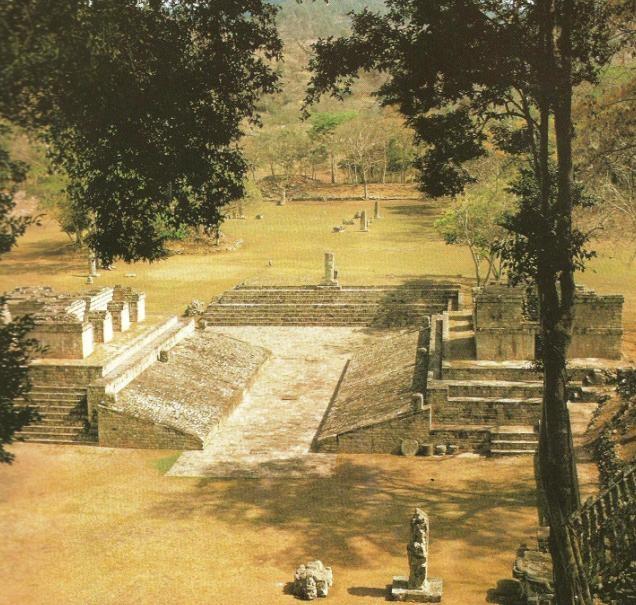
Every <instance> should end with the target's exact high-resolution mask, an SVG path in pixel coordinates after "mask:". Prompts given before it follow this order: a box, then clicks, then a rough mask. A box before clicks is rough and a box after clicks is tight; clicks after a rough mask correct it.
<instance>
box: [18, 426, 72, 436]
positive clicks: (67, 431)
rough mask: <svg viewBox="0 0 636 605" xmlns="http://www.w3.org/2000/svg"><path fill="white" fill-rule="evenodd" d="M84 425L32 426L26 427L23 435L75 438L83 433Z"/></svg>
mask: <svg viewBox="0 0 636 605" xmlns="http://www.w3.org/2000/svg"><path fill="white" fill-rule="evenodd" d="M83 429H84V425H80V426H76V425H68V424H65V425H62V426H57V425H50V424H30V425H29V426H25V427H24V428H23V429H22V430H21V431H20V434H21V435H48V436H54V435H63V436H75V435H77V434H79V433H81V432H82V430H83Z"/></svg>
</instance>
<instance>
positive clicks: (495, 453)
mask: <svg viewBox="0 0 636 605" xmlns="http://www.w3.org/2000/svg"><path fill="white" fill-rule="evenodd" d="M534 454H535V450H520V449H519V450H502V449H491V450H490V455H491V456H534Z"/></svg>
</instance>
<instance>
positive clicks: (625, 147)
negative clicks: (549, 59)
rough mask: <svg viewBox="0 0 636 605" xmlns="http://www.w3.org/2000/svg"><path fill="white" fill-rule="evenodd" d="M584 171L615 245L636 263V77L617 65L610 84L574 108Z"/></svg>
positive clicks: (608, 81)
mask: <svg viewBox="0 0 636 605" xmlns="http://www.w3.org/2000/svg"><path fill="white" fill-rule="evenodd" d="M574 111H575V115H576V117H577V122H578V123H579V124H580V128H579V131H578V132H579V134H578V136H577V138H576V140H575V148H576V151H577V154H578V157H579V158H580V161H579V172H580V174H582V175H584V176H585V177H586V180H587V181H588V182H589V183H590V185H591V187H592V189H593V191H594V192H595V193H596V194H597V197H598V199H599V200H600V203H599V211H600V213H601V219H602V222H603V224H606V225H608V227H609V228H611V237H612V241H614V242H615V243H617V244H618V243H619V242H620V243H622V244H623V245H625V244H626V245H627V247H628V248H631V250H630V253H629V263H630V264H631V263H633V262H634V260H635V259H636V77H634V75H633V74H630V72H629V71H628V70H625V69H621V68H620V66H616V67H615V68H614V70H613V73H612V74H611V75H610V77H608V78H607V81H603V82H602V83H601V86H599V87H597V88H596V89H594V90H589V91H587V93H586V94H584V95H581V97H580V98H579V99H578V102H577V103H575V106H574Z"/></svg>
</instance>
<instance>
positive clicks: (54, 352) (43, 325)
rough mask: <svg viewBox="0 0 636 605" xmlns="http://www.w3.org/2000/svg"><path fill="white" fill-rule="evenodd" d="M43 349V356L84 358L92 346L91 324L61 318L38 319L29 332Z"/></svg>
mask: <svg viewBox="0 0 636 605" xmlns="http://www.w3.org/2000/svg"><path fill="white" fill-rule="evenodd" d="M30 336H31V337H32V338H35V339H37V341H38V342H39V344H40V345H42V346H43V347H45V349H44V350H43V351H42V352H41V353H40V354H39V356H40V357H44V358H55V359H84V358H86V357H88V356H89V355H90V354H91V353H92V352H93V348H94V341H93V326H92V324H90V323H88V322H79V321H72V320H71V318H69V320H62V319H56V318H52V319H50V320H49V319H45V320H38V319H37V317H36V323H35V327H34V328H33V330H32V331H31V333H30Z"/></svg>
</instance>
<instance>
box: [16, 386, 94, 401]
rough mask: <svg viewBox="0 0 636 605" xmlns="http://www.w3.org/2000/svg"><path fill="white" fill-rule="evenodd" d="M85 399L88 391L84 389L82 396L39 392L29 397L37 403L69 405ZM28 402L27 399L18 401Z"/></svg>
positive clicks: (23, 398) (21, 398)
mask: <svg viewBox="0 0 636 605" xmlns="http://www.w3.org/2000/svg"><path fill="white" fill-rule="evenodd" d="M84 397H86V389H84V391H83V392H82V393H80V394H71V393H57V392H53V391H51V392H49V393H44V392H39V393H33V392H31V393H30V394H29V396H28V399H29V400H30V401H37V402H47V401H60V402H61V401H67V402H69V403H74V402H77V401H81V400H82V399H84ZM18 400H19V401H25V402H26V401H27V398H26V397H19V398H17V399H16V401H18Z"/></svg>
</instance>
